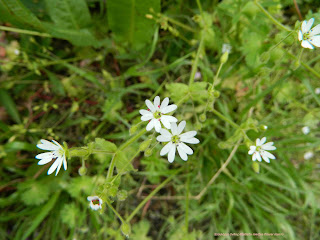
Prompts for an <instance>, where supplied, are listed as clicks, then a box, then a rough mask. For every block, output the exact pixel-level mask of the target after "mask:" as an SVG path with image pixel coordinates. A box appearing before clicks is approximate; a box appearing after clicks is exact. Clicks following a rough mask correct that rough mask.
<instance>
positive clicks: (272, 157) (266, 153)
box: [263, 151, 276, 159]
mask: <svg viewBox="0 0 320 240" xmlns="http://www.w3.org/2000/svg"><path fill="white" fill-rule="evenodd" d="M263 153H264V154H265V155H266V156H267V157H268V158H270V159H276V157H275V156H274V155H273V154H271V153H269V152H267V151H264V152H263Z"/></svg>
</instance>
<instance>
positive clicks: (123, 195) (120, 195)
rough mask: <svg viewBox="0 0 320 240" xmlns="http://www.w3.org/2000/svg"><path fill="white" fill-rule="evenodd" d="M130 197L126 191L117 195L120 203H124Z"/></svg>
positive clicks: (121, 191)
mask: <svg viewBox="0 0 320 240" xmlns="http://www.w3.org/2000/svg"><path fill="white" fill-rule="evenodd" d="M127 197H128V192H127V191H125V190H120V191H119V192H118V194H117V198H118V200H119V201H124V200H126V198H127Z"/></svg>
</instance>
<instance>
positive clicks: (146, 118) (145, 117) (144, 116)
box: [141, 113, 153, 121]
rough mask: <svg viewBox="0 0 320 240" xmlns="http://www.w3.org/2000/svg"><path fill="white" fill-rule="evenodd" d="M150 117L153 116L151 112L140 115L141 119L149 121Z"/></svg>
mask: <svg viewBox="0 0 320 240" xmlns="http://www.w3.org/2000/svg"><path fill="white" fill-rule="evenodd" d="M152 118H153V115H152V113H151V114H146V115H143V116H141V121H149V120H150V119H152Z"/></svg>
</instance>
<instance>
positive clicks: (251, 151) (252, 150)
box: [248, 149, 256, 155]
mask: <svg viewBox="0 0 320 240" xmlns="http://www.w3.org/2000/svg"><path fill="white" fill-rule="evenodd" d="M255 151H256V150H255V149H250V150H249V152H248V154H249V155H252V154H253V153H254V152H255Z"/></svg>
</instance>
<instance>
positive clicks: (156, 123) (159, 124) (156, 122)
mask: <svg viewBox="0 0 320 240" xmlns="http://www.w3.org/2000/svg"><path fill="white" fill-rule="evenodd" d="M154 120H155V122H154V129H155V130H156V132H158V133H159V132H160V130H161V123H160V121H159V119H154Z"/></svg>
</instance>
